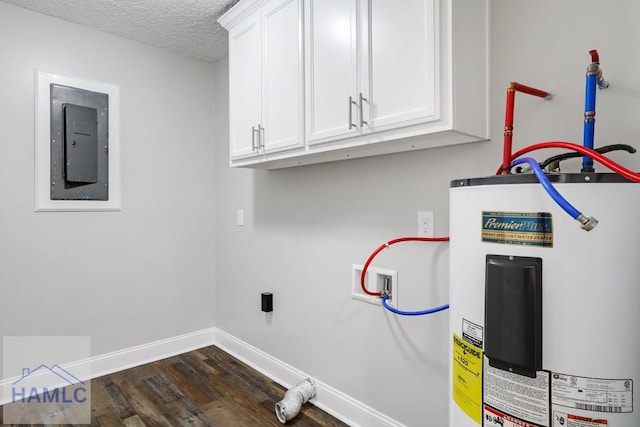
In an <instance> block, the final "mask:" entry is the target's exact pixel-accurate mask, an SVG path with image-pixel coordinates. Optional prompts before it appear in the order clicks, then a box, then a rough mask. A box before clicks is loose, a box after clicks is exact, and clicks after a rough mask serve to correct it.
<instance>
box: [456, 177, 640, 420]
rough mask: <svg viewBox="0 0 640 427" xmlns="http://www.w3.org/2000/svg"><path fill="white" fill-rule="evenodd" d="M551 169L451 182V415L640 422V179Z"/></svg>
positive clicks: (506, 418)
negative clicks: (543, 177) (545, 175)
mask: <svg viewBox="0 0 640 427" xmlns="http://www.w3.org/2000/svg"><path fill="white" fill-rule="evenodd" d="M549 179H550V181H551V182H552V183H554V185H555V187H556V188H557V189H558V191H559V192H560V193H561V194H562V195H563V196H564V197H565V198H566V199H567V200H568V201H569V202H571V203H572V204H573V205H574V206H575V207H576V208H578V209H580V210H581V211H582V212H583V213H584V214H585V215H586V216H594V217H595V218H596V219H597V220H598V221H599V225H598V226H597V227H596V228H595V229H593V230H592V231H589V232H586V231H584V230H582V229H580V224H579V223H578V222H577V221H575V220H574V219H572V218H571V217H570V216H569V215H567V214H566V213H565V212H564V211H562V210H561V209H560V208H559V207H558V206H557V205H556V204H555V202H554V201H553V200H552V199H551V198H550V197H549V196H548V195H547V194H546V192H545V191H544V189H543V188H542V187H541V185H540V184H538V182H537V180H536V178H535V177H534V176H533V175H528V174H522V175H503V176H493V177H487V178H473V179H460V180H455V181H452V183H451V189H450V230H451V231H450V237H451V241H450V339H451V341H450V345H451V347H450V365H449V368H450V369H449V371H450V391H449V393H450V405H449V406H450V410H449V411H450V421H449V426H450V427H477V426H478V425H481V426H483V427H487V426H491V427H496V426H500V427H516V426H517V427H538V426H542V427H638V426H640V400H638V397H637V395H638V393H637V392H635V390H634V389H635V388H636V387H640V383H639V382H638V381H640V331H639V327H640V309H639V308H638V306H639V303H640V243H639V240H640V185H637V184H633V183H631V182H629V181H627V180H625V179H624V178H621V177H619V176H617V175H614V174H595V173H589V174H585V173H581V174H552V175H549Z"/></svg>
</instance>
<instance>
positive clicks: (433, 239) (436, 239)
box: [360, 237, 449, 297]
mask: <svg viewBox="0 0 640 427" xmlns="http://www.w3.org/2000/svg"><path fill="white" fill-rule="evenodd" d="M448 241H449V238H448V237H398V238H397V239H393V240H389V241H388V242H387V243H384V244H382V245H380V247H378V249H376V250H375V251H373V253H372V254H371V255H369V259H367V262H365V263H364V267H362V273H361V274H360V287H361V288H362V291H363V292H364V293H365V294H367V295H371V296H374V297H379V296H382V295H381V294H380V292H372V291H370V290H369V289H367V286H366V285H365V283H364V276H365V275H366V274H367V269H368V268H369V264H371V261H373V259H374V258H375V257H376V256H377V255H378V254H379V253H380V252H381V251H382V250H383V249H385V248H388V247H389V246H391V245H395V244H396V243H401V242H448Z"/></svg>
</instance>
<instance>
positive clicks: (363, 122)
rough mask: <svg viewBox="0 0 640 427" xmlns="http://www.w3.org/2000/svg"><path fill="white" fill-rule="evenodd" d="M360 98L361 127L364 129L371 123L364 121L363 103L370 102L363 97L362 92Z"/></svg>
mask: <svg viewBox="0 0 640 427" xmlns="http://www.w3.org/2000/svg"><path fill="white" fill-rule="evenodd" d="M359 98H360V127H363V126H364V125H369V123H367V122H365V121H364V110H363V109H362V101H365V102H369V101H368V100H367V98H365V97H364V96H362V92H360V95H359Z"/></svg>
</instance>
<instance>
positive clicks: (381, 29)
mask: <svg viewBox="0 0 640 427" xmlns="http://www.w3.org/2000/svg"><path fill="white" fill-rule="evenodd" d="M367 8H368V10H367ZM437 13H438V10H437V8H436V5H435V0H402V1H393V0H370V1H368V2H367V1H365V2H363V15H364V16H368V17H369V19H368V22H367V20H365V19H363V20H362V24H361V28H362V33H363V49H362V55H361V63H362V65H361V70H362V83H361V89H360V91H361V92H362V93H363V94H364V96H365V97H366V98H367V100H368V101H367V102H363V108H364V110H365V116H366V117H368V120H367V122H368V126H367V127H366V128H365V129H367V130H370V131H381V130H386V129H391V128H395V127H399V126H407V125H410V124H415V123H421V122H426V121H429V120H436V119H438V116H437V114H438V102H437V101H438V99H439V93H438V91H437V88H436V82H437V81H438V77H439V73H438V70H437V69H436V66H437V65H438V64H439V61H438V60H437V55H438V45H437V41H438V30H439V28H438V23H439V22H438V21H439V20H438V19H437V18H436V17H437Z"/></svg>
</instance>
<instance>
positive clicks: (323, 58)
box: [220, 0, 489, 168]
mask: <svg viewBox="0 0 640 427" xmlns="http://www.w3.org/2000/svg"><path fill="white" fill-rule="evenodd" d="M487 16H488V0H455V1H454V0H401V1H400V0H271V1H266V0H242V1H240V3H238V4H237V5H236V6H235V7H234V8H232V9H231V10H230V11H229V12H228V13H227V14H225V15H224V16H223V17H222V18H221V19H220V22H221V23H222V25H224V26H225V28H227V29H229V35H230V38H229V60H230V96H231V101H230V108H231V111H230V115H231V141H230V146H231V164H232V166H252V167H264V168H278V167H287V166H296V165H302V164H309V163H317V162H324V161H333V160H340V159H347V158H355V157H363V156H371V155H379V154H387V153H394V152H400V151H408V150H417V149H424V148H431V147H438V146H442V145H451V144H460V143H467V142H474V141H481V140H486V139H487V138H488V90H489V87H488V24H487ZM254 27H258V30H257V31H256V32H255V33H254V32H253V28H254ZM255 34H258V35H259V36H256V35H255ZM256 38H258V39H259V40H258V41H256ZM256 43H257V44H258V45H259V48H258V49H259V50H260V55H259V56H260V59H259V60H256V59H255V58H254V57H253V56H252V55H253V54H252V53H250V52H253V51H255V50H256V48H255V47H250V46H254V45H255V44H256ZM238 51H242V52H238ZM249 56H251V57H249ZM256 61H258V65H256ZM256 67H259V68H260V70H259V71H256V70H255V68H256ZM247 68H248V69H247ZM256 74H257V75H258V77H256ZM255 91H258V92H259V94H258V95H257V99H258V101H255V98H251V95H250V93H251V92H255ZM255 102H258V107H256V105H255V104H254V103H255ZM256 108H257V109H258V111H259V118H257V119H256V117H255V111H256ZM252 129H255V130H256V131H255V132H252Z"/></svg>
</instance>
